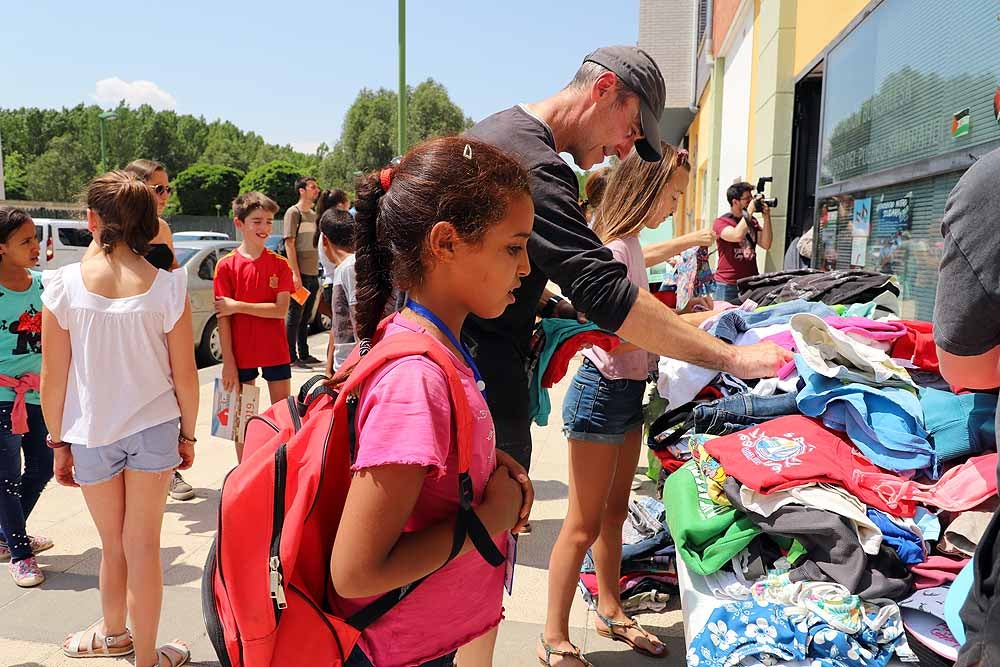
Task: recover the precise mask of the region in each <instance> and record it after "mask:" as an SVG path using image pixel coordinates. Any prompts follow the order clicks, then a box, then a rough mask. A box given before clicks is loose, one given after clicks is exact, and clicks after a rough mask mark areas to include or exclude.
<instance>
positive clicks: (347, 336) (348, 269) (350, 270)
mask: <svg viewBox="0 0 1000 667" xmlns="http://www.w3.org/2000/svg"><path fill="white" fill-rule="evenodd" d="M355 283H356V281H355V274H354V255H351V256H349V257H347V258H346V259H344V261H342V262H341V263H340V264H339V265H338V266H337V270H336V271H335V272H334V274H333V291H332V292H331V296H330V300H331V302H332V303H331V305H332V307H333V308H332V310H333V318H332V319H333V322H332V327H331V330H332V331H333V370H337V369H339V368H340V366H341V365H342V364H343V363H344V361H345V360H346V359H347V355H349V354H350V353H351V350H353V349H354V345H355V343H356V342H357V340H356V339H355V336H354V328H355V325H354V306H356V305H357V303H358V297H357V291H356V290H355Z"/></svg>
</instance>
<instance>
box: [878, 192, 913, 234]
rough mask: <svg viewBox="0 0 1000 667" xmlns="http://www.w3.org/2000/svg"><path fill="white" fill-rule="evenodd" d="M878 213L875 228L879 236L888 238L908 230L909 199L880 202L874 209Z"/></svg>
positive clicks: (907, 197)
mask: <svg viewBox="0 0 1000 667" xmlns="http://www.w3.org/2000/svg"><path fill="white" fill-rule="evenodd" d="M875 212H876V213H878V222H877V225H876V228H877V229H878V233H879V235H884V236H889V235H891V234H896V233H897V232H899V231H902V230H904V229H909V228H910V197H909V195H907V196H906V197H900V198H899V199H887V200H884V201H880V202H879V203H878V205H877V206H876V207H875Z"/></svg>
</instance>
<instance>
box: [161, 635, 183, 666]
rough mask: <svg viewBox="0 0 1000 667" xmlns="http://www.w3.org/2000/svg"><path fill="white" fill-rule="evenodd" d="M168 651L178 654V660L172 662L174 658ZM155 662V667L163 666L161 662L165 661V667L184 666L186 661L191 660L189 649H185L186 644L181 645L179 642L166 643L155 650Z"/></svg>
mask: <svg viewBox="0 0 1000 667" xmlns="http://www.w3.org/2000/svg"><path fill="white" fill-rule="evenodd" d="M168 649H169V650H170V651H174V652H175V653H179V654H180V660H178V661H177V662H174V660H175V658H174V657H173V655H172V654H171V653H168V652H167V651H168ZM156 656H157V662H156V667H161V665H163V660H164V659H166V661H167V667H181V665H186V664H187V662H188V660H190V659H191V649H189V648H188V647H187V645H186V644H182V643H181V642H179V641H172V642H167V643H166V644H164V645H163V646H160V647H159V648H157V649H156Z"/></svg>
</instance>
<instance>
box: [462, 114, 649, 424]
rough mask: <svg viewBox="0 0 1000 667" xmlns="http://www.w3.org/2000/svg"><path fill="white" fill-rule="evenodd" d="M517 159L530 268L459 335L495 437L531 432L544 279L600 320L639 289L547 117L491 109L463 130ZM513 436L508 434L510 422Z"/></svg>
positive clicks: (610, 323)
mask: <svg viewBox="0 0 1000 667" xmlns="http://www.w3.org/2000/svg"><path fill="white" fill-rule="evenodd" d="M467 134H468V135H469V136H471V137H475V138H476V139H479V140H481V141H485V142H487V143H490V144H493V145H494V146H496V147H497V148H500V149H501V150H503V151H505V152H507V153H509V154H510V155H512V156H514V157H516V158H518V159H520V160H521V162H522V164H523V165H524V167H525V168H526V169H527V170H528V175H529V177H530V181H531V189H532V198H533V199H534V203H535V226H534V231H533V232H532V235H531V238H530V239H529V240H528V257H529V258H530V260H531V274H530V275H528V276H527V277H526V278H524V280H522V281H521V287H520V288H519V289H518V290H517V291H516V292H515V293H514V294H515V297H516V298H517V301H516V302H515V303H513V304H512V305H510V306H508V308H507V310H506V311H505V312H504V314H503V315H501V316H500V317H498V318H496V319H494V320H482V319H479V318H476V317H473V316H470V317H469V319H468V321H467V322H466V325H465V328H464V329H463V334H465V335H466V337H467V338H470V339H471V340H472V342H473V343H474V344H475V346H476V347H477V364H478V366H479V370H480V371H481V372H482V374H483V379H484V380H485V381H486V386H487V390H486V391H487V397H488V400H489V405H490V409H491V411H492V413H493V417H494V420H495V421H496V422H497V438H498V442H501V443H502V442H504V441H505V438H506V437H508V436H509V437H514V438H515V439H517V440H523V438H524V437H530V435H527V434H528V429H529V426H530V422H529V418H528V378H527V374H526V373H525V370H524V360H525V358H526V356H527V350H528V342H529V340H530V339H531V332H532V329H533V327H534V324H535V309H536V306H537V304H538V300H539V298H541V295H542V290H543V289H544V288H545V284H546V282H547V281H548V280H550V279H551V280H552V281H553V282H555V283H556V284H558V285H559V287H560V288H561V289H562V292H563V294H564V295H565V296H566V297H568V298H569V299H570V300H571V301H572V302H573V305H574V306H575V307H576V309H577V310H578V311H580V312H582V313H586V314H587V317H588V318H589V319H590V320H591V321H592V322H594V323H596V324H597V325H599V326H601V327H603V328H605V329H608V330H610V331H615V330H617V329H618V328H619V327H621V325H622V322H624V321H625V317H626V316H627V315H628V313H629V310H631V308H632V304H634V303H635V300H636V298H637V296H638V291H639V290H638V287H636V286H635V285H633V284H632V282H631V281H629V279H628V270H627V269H626V267H625V265H624V264H621V263H620V262H617V261H615V259H614V257H613V256H612V255H611V251H610V250H608V249H607V248H605V247H604V246H603V245H602V244H601V241H600V239H598V238H597V235H595V234H594V232H593V231H591V230H590V229H589V228H588V227H587V221H586V220H585V219H584V217H583V212H582V211H581V210H580V206H579V204H578V199H579V185H578V182H577V179H576V174H575V173H574V172H573V169H572V168H571V167H570V166H569V165H568V164H567V163H566V162H565V161H564V160H563V159H562V158H561V157H559V153H557V152H556V150H555V138H554V137H553V136H552V131H551V130H550V129H549V128H548V126H546V125H545V124H544V123H542V122H541V121H539V120H538V119H537V118H534V117H533V116H531V115H530V114H529V113H527V112H526V111H524V110H523V109H521V108H520V107H513V108H511V109H507V110H506V111H501V112H499V113H496V114H494V115H492V116H490V117H488V118H486V119H484V120H483V121H481V122H479V123H478V124H477V125H475V126H474V127H473V128H472V129H470V130H469V131H468V133H467ZM507 420H513V421H514V422H516V423H515V424H511V425H510V427H511V428H513V429H514V430H516V431H517V435H514V436H512V435H511V434H510V433H508V425H507V424H504V423H502V422H504V421H507Z"/></svg>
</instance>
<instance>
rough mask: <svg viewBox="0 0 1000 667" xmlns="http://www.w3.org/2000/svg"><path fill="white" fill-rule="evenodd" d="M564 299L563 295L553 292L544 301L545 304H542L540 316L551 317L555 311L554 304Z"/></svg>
mask: <svg viewBox="0 0 1000 667" xmlns="http://www.w3.org/2000/svg"><path fill="white" fill-rule="evenodd" d="M565 300H566V299H565V298H564V297H561V296H559V295H558V294H553V295H552V296H551V297H549V300H548V301H546V302H545V305H544V306H542V317H553V316H554V315H555V312H556V305H557V304H558V303H559V302H560V301H565Z"/></svg>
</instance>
